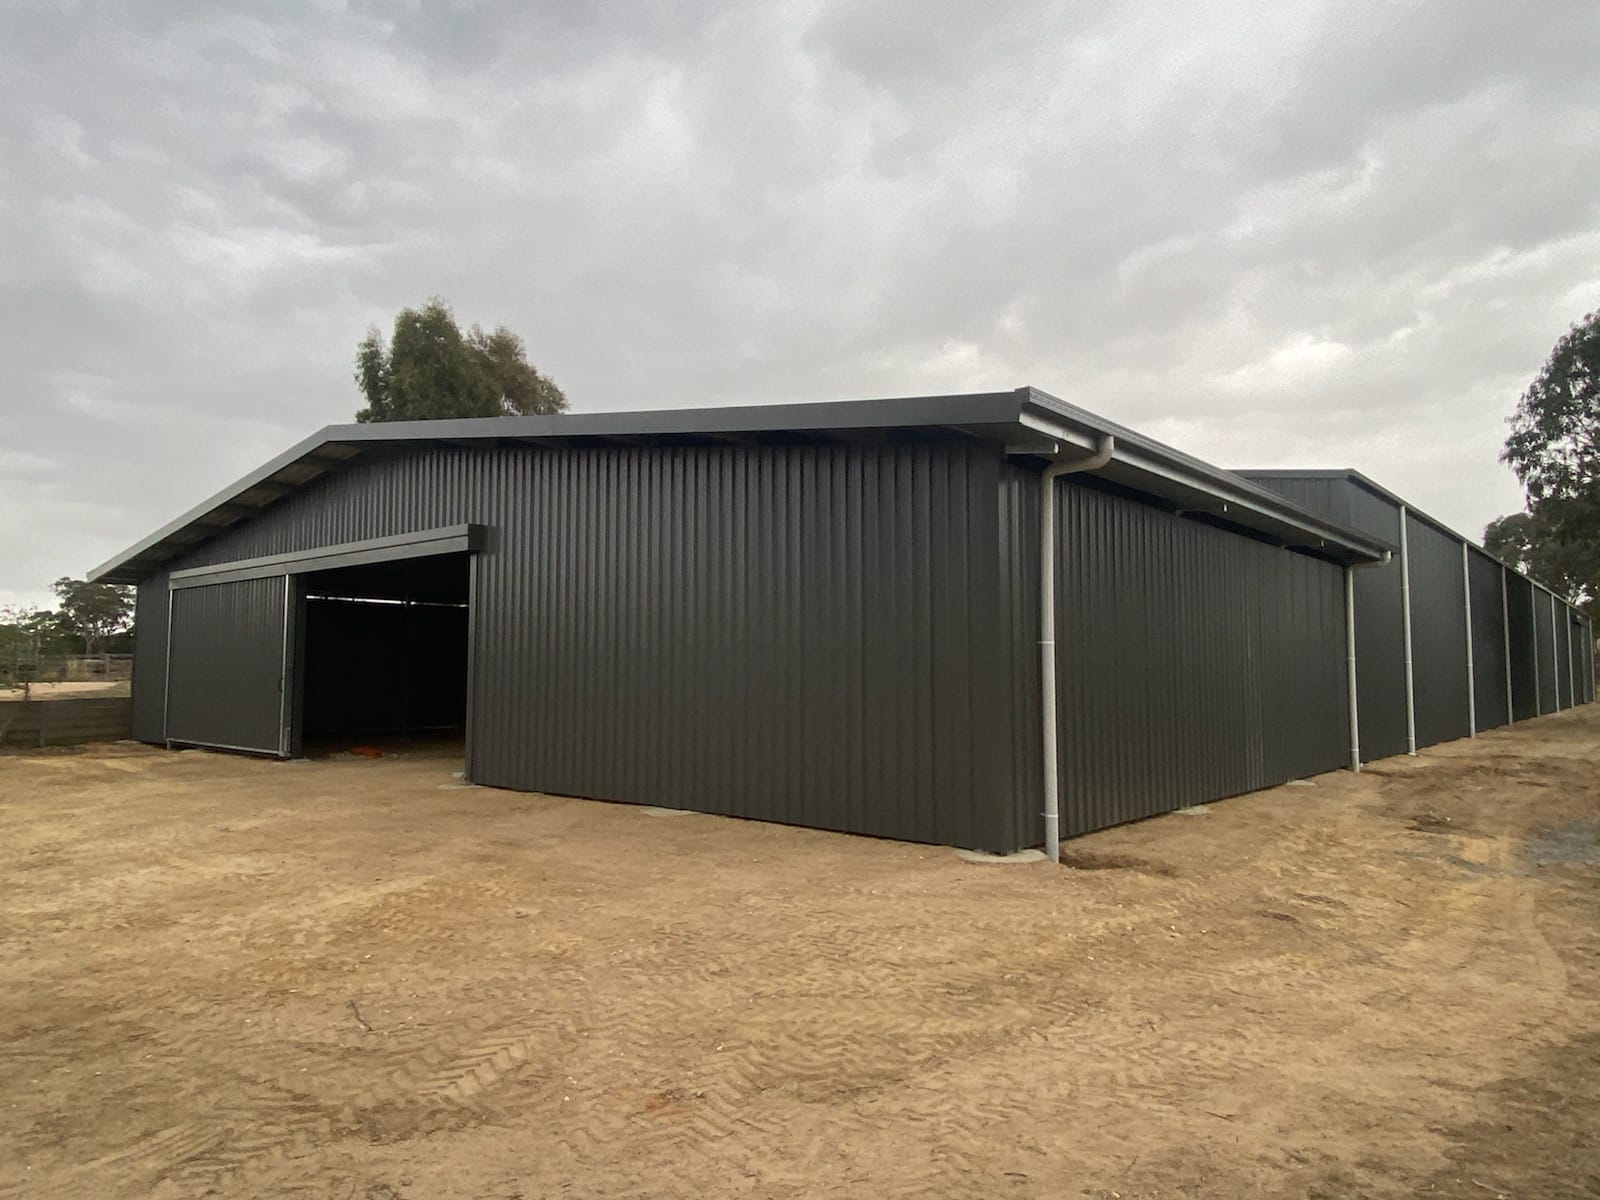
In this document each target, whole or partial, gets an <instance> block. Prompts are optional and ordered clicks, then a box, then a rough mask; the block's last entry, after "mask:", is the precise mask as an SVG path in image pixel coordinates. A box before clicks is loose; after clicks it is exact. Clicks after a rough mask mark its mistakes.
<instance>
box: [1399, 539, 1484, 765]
mask: <svg viewBox="0 0 1600 1200" xmlns="http://www.w3.org/2000/svg"><path fill="white" fill-rule="evenodd" d="M1406 541H1407V549H1408V551H1409V553H1410V556H1411V662H1412V681H1413V683H1412V687H1413V692H1414V695H1415V697H1416V723H1417V745H1418V746H1432V745H1435V744H1436V743H1438V742H1448V741H1453V740H1454V739H1455V738H1460V737H1466V736H1467V735H1468V734H1470V733H1471V732H1472V726H1471V722H1470V719H1469V711H1468V704H1467V689H1468V688H1470V687H1471V686H1472V681H1471V679H1469V678H1468V677H1467V607H1466V605H1467V602H1466V593H1465V581H1464V580H1463V579H1462V577H1461V572H1462V566H1461V543H1460V542H1459V541H1457V540H1456V539H1455V538H1453V537H1451V536H1449V535H1448V534H1445V533H1441V532H1440V531H1439V530H1438V529H1436V528H1434V527H1433V526H1432V525H1430V524H1428V523H1427V522H1425V521H1420V520H1418V519H1417V517H1416V516H1415V515H1414V514H1410V513H1408V514H1407V515H1406Z"/></svg>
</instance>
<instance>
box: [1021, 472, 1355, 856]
mask: <svg viewBox="0 0 1600 1200" xmlns="http://www.w3.org/2000/svg"><path fill="white" fill-rule="evenodd" d="M1003 482H1004V486H1005V490H1006V492H1007V494H1008V499H1007V500H1006V501H1004V502H1002V506H1001V507H1002V511H1003V512H1006V513H1008V514H1010V516H1009V517H1008V519H1007V521H1006V522H1005V523H1004V526H1003V527H1004V528H1005V529H1006V530H1007V532H1008V539H1007V545H1006V549H1005V550H1004V551H1003V553H1002V563H1003V564H1007V563H1008V564H1009V565H1003V566H1002V574H1003V575H1006V576H1011V577H1014V578H1018V579H1028V578H1030V577H1034V576H1033V571H1034V569H1035V568H1036V564H1037V557H1036V553H1037V552H1036V550H1034V549H1033V547H1034V546H1035V544H1036V540H1037V524H1036V519H1032V520H1030V519H1029V518H1028V516H1027V513H1028V512H1029V508H1030V503H1036V501H1034V497H1036V496H1037V494H1038V489H1039V482H1038V474H1037V473H1036V472H1031V471H1027V470H1023V469H1020V468H1017V467H1009V466H1008V467H1007V468H1005V470H1004V474H1003ZM1056 505H1057V516H1056V520H1057V534H1058V543H1057V589H1058V597H1059V599H1058V605H1059V608H1058V612H1059V618H1060V621H1059V626H1058V629H1057V632H1056V642H1057V647H1056V651H1057V655H1058V668H1057V669H1058V681H1059V700H1058V712H1059V716H1060V726H1059V732H1060V770H1061V781H1062V782H1061V788H1062V832H1063V834H1065V835H1069V836H1070V835H1075V834H1081V833H1087V832H1089V831H1090V830H1094V829H1101V828H1105V827H1106V826H1109V825H1115V824H1118V823H1121V822H1124V821H1132V820H1136V819H1138V818H1140V817H1147V816H1151V815H1153V814H1155V813H1161V812H1169V811H1171V810H1173V809H1176V808H1182V807H1184V806H1186V805H1190V804H1196V803H1200V802H1203V801H1207V800H1216V799H1219V798H1221V797H1224V796H1233V795H1238V794H1240V793H1242V792H1248V791H1253V790H1255V789H1258V788H1263V787H1270V786H1272V785H1274V784H1278V783H1282V782H1284V781H1286V780H1289V779H1293V778H1296V777H1299V776H1303V775H1311V774H1316V773H1318V772H1321V771H1327V770H1333V769H1336V768H1338V767H1340V766H1342V765H1343V764H1344V758H1345V753H1346V747H1347V745H1348V741H1347V737H1348V734H1347V730H1346V724H1347V720H1346V711H1347V710H1346V706H1345V686H1344V684H1345V677H1344V653H1343V647H1344V592H1343V588H1344V576H1343V571H1342V568H1340V567H1338V566H1336V565H1333V564H1331V563H1327V562H1323V561H1320V560H1317V559H1312V558H1309V557H1306V556H1304V555H1300V554H1296V553H1293V552H1291V551H1287V550H1281V549H1278V548H1276V547H1273V546H1268V545H1266V544H1264V543H1261V542H1258V541H1255V540H1252V539H1250V538H1246V537H1241V536H1239V535H1237V534H1234V533H1230V532H1227V531H1224V530H1221V529H1218V528H1215V527H1213V526H1210V525H1206V524H1202V523H1200V522H1198V521H1194V520H1189V519H1185V518H1183V517H1180V516H1177V515H1175V514H1173V513H1171V512H1169V511H1167V510H1165V509H1162V508H1157V507H1154V506H1152V505H1149V504H1146V503H1142V502H1140V501H1139V500H1137V499H1135V498H1133V497H1131V496H1127V495H1123V494H1119V493H1117V492H1114V491H1112V490H1111V489H1109V488H1107V487H1105V486H1103V485H1096V484H1094V483H1089V482H1084V481H1081V480H1067V481H1063V483H1061V484H1060V485H1058V487H1057V491H1056ZM1009 599H1010V603H1009V604H1008V606H1007V607H1008V609H1009V610H1010V612H1011V614H1012V615H1011V618H1010V621H1011V623H1012V624H1013V625H1014V626H1016V627H1019V628H1020V629H1023V630H1026V629H1037V627H1038V604H1037V597H1036V596H1034V597H1031V598H1030V597H1024V596H1023V595H1022V594H1020V593H1019V594H1016V595H1013V596H1011V597H1010V598H1009ZM1029 642H1031V639H1023V638H1020V637H1017V636H1015V635H1014V636H1013V645H1019V644H1028V643H1029ZM1028 649H1029V650H1030V651H1031V650H1032V649H1033V647H1032V646H1031V644H1028ZM1012 661H1013V672H1014V676H1013V677H1014V679H1017V678H1020V677H1024V676H1025V680H1026V683H1031V682H1032V681H1034V680H1036V679H1037V672H1036V669H1035V670H1034V671H1033V672H1029V673H1024V672H1020V671H1019V670H1018V666H1019V665H1020V664H1021V662H1022V661H1023V660H1022V658H1021V657H1020V656H1017V655H1014V656H1013V660H1012ZM1013 694H1014V696H1016V698H1017V703H1018V704H1019V705H1021V706H1024V707H1023V709H1022V710H1023V711H1026V712H1028V713H1029V714H1030V716H1029V720H1030V721H1031V722H1032V723H1034V724H1035V725H1036V724H1037V721H1038V704H1037V699H1036V692H1034V693H1030V692H1029V691H1028V688H1027V686H1026V684H1025V685H1024V686H1022V687H1019V688H1017V689H1016V690H1015V691H1014V693H1013ZM1037 745H1038V743H1037V741H1031V742H1030V743H1029V744H1027V745H1025V746H1023V745H1015V744H1014V746H1013V752H1014V753H1019V752H1020V753H1021V754H1022V755H1023V758H1022V760H1021V762H1020V763H1019V768H1018V777H1019V778H1025V779H1028V780H1029V781H1030V783H1031V780H1032V776H1031V775H1029V774H1028V773H1027V763H1028V761H1029V759H1030V758H1037V756H1038V751H1037ZM1022 794H1023V795H1024V796H1025V797H1026V801H1025V803H1026V805H1027V807H1025V808H1023V809H1022V810H1020V811H1019V813H1018V823H1019V826H1022V827H1023V828H1025V829H1027V830H1028V831H1029V832H1030V834H1031V836H1030V837H1029V838H1027V839H1024V840H1025V841H1026V842H1037V841H1038V840H1039V838H1040V836H1041V833H1042V826H1041V824H1040V820H1041V818H1040V817H1039V815H1038V812H1037V800H1036V797H1037V794H1038V793H1037V791H1036V790H1032V789H1031V788H1030V789H1028V790H1025V791H1024V792H1023V793H1022Z"/></svg>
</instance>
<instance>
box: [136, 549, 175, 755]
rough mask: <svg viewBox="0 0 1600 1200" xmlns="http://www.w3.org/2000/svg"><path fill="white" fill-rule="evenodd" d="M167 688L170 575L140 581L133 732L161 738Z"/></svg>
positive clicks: (146, 738) (148, 739)
mask: <svg viewBox="0 0 1600 1200" xmlns="http://www.w3.org/2000/svg"><path fill="white" fill-rule="evenodd" d="M166 691H167V576H166V574H165V573H164V572H163V573H162V574H160V575H153V576H151V577H150V578H149V579H146V580H144V581H143V582H142V583H140V584H139V587H138V589H137V591H136V592H135V595H134V609H133V736H134V738H135V739H136V740H138V741H141V742H159V741H161V740H162V739H163V738H164V737H165V736H166V734H165V732H164V731H163V722H164V713H163V707H164V705H165V703H166Z"/></svg>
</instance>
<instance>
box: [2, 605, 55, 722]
mask: <svg viewBox="0 0 1600 1200" xmlns="http://www.w3.org/2000/svg"><path fill="white" fill-rule="evenodd" d="M48 615H50V614H45V613H40V612H39V611H38V610H36V609H32V608H19V607H16V606H13V605H6V606H4V607H0V687H7V688H9V687H20V688H21V689H22V696H23V699H27V697H28V695H29V690H30V688H29V685H31V684H32V683H33V681H34V680H35V679H37V678H38V677H39V657H40V653H41V648H40V636H39V626H40V621H41V618H43V617H46V616H48Z"/></svg>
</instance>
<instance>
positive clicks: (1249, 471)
mask: <svg viewBox="0 0 1600 1200" xmlns="http://www.w3.org/2000/svg"><path fill="white" fill-rule="evenodd" d="M1234 470H1235V472H1236V473H1237V474H1239V475H1243V476H1244V477H1246V478H1248V479H1335V480H1340V481H1342V482H1345V483H1349V484H1352V485H1353V486H1355V487H1358V488H1360V489H1362V490H1363V491H1365V492H1368V493H1370V494H1371V495H1374V496H1376V497H1378V499H1380V500H1382V501H1384V502H1385V503H1386V504H1389V505H1392V506H1393V507H1395V508H1403V509H1405V510H1406V513H1407V514H1408V515H1409V516H1412V517H1415V518H1416V519H1417V520H1419V521H1421V522H1422V523H1423V524H1425V525H1430V526H1432V527H1433V528H1434V529H1437V530H1438V531H1439V532H1440V533H1442V534H1444V535H1445V536H1446V537H1447V538H1450V539H1452V540H1453V541H1457V542H1462V543H1464V544H1465V545H1467V546H1469V547H1471V549H1472V550H1473V551H1475V552H1476V553H1478V554H1481V555H1483V556H1484V557H1485V558H1487V559H1491V560H1492V561H1494V562H1496V563H1499V564H1500V565H1501V566H1503V567H1505V568H1506V570H1508V571H1510V572H1511V573H1512V574H1513V575H1519V576H1521V577H1522V578H1523V579H1526V580H1527V581H1528V582H1529V583H1531V584H1533V586H1534V587H1536V588H1538V589H1539V590H1540V591H1544V592H1548V593H1550V595H1552V596H1554V597H1555V598H1556V599H1557V600H1560V601H1561V602H1562V603H1563V604H1567V605H1569V606H1570V604H1571V601H1569V600H1568V599H1567V598H1566V597H1564V596H1563V595H1561V593H1560V592H1558V591H1556V590H1555V589H1554V588H1552V587H1550V586H1549V585H1548V584H1545V583H1541V582H1540V581H1539V580H1537V579H1535V578H1534V577H1533V576H1532V575H1530V574H1528V573H1527V572H1526V571H1523V570H1522V569H1520V568H1519V567H1517V566H1516V565H1514V564H1512V563H1508V562H1506V561H1505V559H1503V558H1501V557H1500V556H1499V555H1496V554H1491V553H1489V551H1488V550H1485V549H1484V548H1483V545H1482V543H1480V542H1475V541H1473V540H1472V539H1471V538H1469V537H1467V536H1465V535H1464V534H1460V533H1457V532H1456V531H1455V530H1454V529H1452V528H1450V526H1448V525H1446V524H1445V523H1444V522H1443V521H1441V520H1439V518H1438V517H1435V516H1433V515H1432V514H1431V513H1425V512H1423V511H1422V510H1421V509H1420V508H1418V507H1417V506H1416V505H1414V504H1412V503H1411V502H1410V501H1409V500H1407V499H1406V498H1405V497H1403V496H1399V495H1396V494H1395V493H1394V492H1391V491H1390V490H1389V489H1388V488H1386V487H1384V486H1383V484H1381V483H1379V482H1378V481H1377V480H1375V479H1372V478H1369V477H1368V476H1366V475H1363V474H1362V473H1361V472H1360V471H1358V470H1356V469H1355V468H1354V467H1332V468H1301V469H1296V468H1287V469H1283V468H1279V469H1272V470H1256V469H1255V468H1246V467H1236V468H1235V469H1234Z"/></svg>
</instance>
